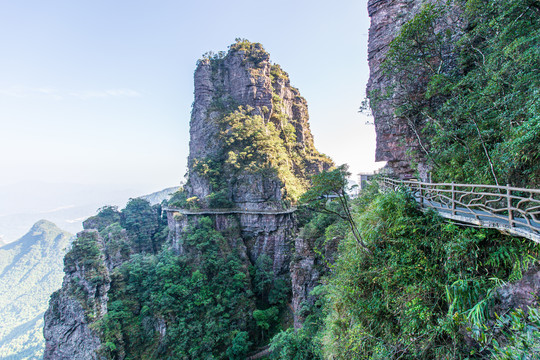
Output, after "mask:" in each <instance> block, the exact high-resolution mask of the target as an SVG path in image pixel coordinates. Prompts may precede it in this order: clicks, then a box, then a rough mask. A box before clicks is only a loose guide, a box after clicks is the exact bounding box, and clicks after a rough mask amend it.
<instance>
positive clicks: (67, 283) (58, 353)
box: [43, 230, 110, 360]
mask: <svg viewBox="0 0 540 360" xmlns="http://www.w3.org/2000/svg"><path fill="white" fill-rule="evenodd" d="M89 247H90V248H91V247H95V250H96V251H95V252H94V253H92V252H88V251H87V249H88V248H89ZM64 273H65V276H64V280H63V283H62V288H61V289H60V290H58V291H57V292H55V293H54V294H53V295H52V296H51V300H50V302H49V308H48V309H47V311H46V312H45V327H44V329H43V335H44V337H45V353H44V356H43V358H44V359H54V360H63V359H66V360H67V359H100V357H99V356H98V354H97V352H96V351H97V349H98V348H99V347H100V346H101V341H100V339H99V337H98V334H97V333H96V332H95V331H94V330H92V329H91V328H90V324H91V323H92V322H94V321H96V320H99V319H101V318H102V317H103V316H104V315H105V314H106V313H107V301H108V296H107V292H108V291H109V288H110V278H109V269H108V268H107V267H106V265H105V249H104V244H103V240H102V239H101V237H100V236H99V233H98V232H97V230H85V231H83V232H81V233H79V234H78V235H77V240H75V242H74V243H73V248H72V250H71V251H70V252H69V253H68V255H66V257H65V259H64Z"/></svg>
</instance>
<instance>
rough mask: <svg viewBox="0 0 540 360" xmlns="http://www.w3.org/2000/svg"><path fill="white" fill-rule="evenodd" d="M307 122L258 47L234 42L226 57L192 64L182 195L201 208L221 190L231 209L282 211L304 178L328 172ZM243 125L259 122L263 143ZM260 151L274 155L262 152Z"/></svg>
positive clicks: (303, 107) (302, 103) (283, 77)
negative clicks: (194, 199) (184, 191)
mask: <svg viewBox="0 0 540 360" xmlns="http://www.w3.org/2000/svg"><path fill="white" fill-rule="evenodd" d="M235 117H236V119H233V118H235ZM235 120H237V121H235ZM308 120H309V117H308V110H307V103H306V100H305V99H304V98H303V97H301V96H300V93H299V91H298V89H296V88H294V87H292V86H291V85H290V81H289V77H288V75H287V73H286V72H284V71H283V70H282V69H281V68H280V67H279V65H274V64H271V62H270V56H269V54H268V53H267V52H266V51H265V50H264V49H263V48H262V46H261V45H260V44H257V43H250V42H248V41H238V42H237V43H235V44H233V45H231V47H230V49H229V51H228V52H227V53H226V54H225V53H220V54H219V55H215V56H207V57H205V58H204V59H202V60H199V62H198V65H197V69H196V70H195V101H194V103H193V111H192V116H191V123H190V142H189V144H190V145H189V150H190V151H189V159H188V168H189V180H188V183H187V186H186V188H187V190H188V193H189V196H196V197H197V198H198V199H199V200H200V201H202V202H203V203H204V204H205V205H208V204H207V200H208V199H207V198H208V196H210V195H211V194H212V193H217V192H219V191H220V190H224V194H223V195H224V196H225V197H226V198H227V200H229V201H230V202H232V205H233V206H236V207H240V208H245V209H262V208H282V207H283V202H284V200H291V199H292V200H294V199H295V198H296V197H297V196H298V194H299V193H301V192H303V190H304V189H305V186H306V179H307V178H308V177H309V176H310V175H312V174H314V173H317V172H320V171H321V170H323V169H325V168H328V167H329V166H331V161H330V160H329V159H328V158H327V157H326V156H324V155H321V154H319V153H318V152H317V150H316V149H315V147H314V144H313V136H312V135H311V132H310V129H309V124H308ZM246 122H250V123H252V122H253V123H258V122H260V124H258V125H259V127H260V128H259V129H258V130H263V131H265V132H266V135H267V138H266V139H261V138H260V137H259V135H257V134H250V133H246V132H245V130H246V129H243V128H241V125H242V124H243V123H246ZM238 137H240V138H239V139H238ZM235 140H237V141H235ZM265 140H266V141H267V142H265ZM250 141H259V142H260V143H259V144H249V142H250ZM272 141H274V143H272ZM250 145H253V146H257V145H261V146H260V147H259V148H250ZM262 145H268V146H272V145H274V146H277V147H278V148H279V149H274V150H276V151H278V152H277V153H276V152H275V151H274V152H269V150H270V149H264V148H262ZM279 151H283V152H284V154H279ZM272 155H276V156H280V155H285V156H287V157H288V159H282V158H272ZM249 159H253V160H256V163H253V162H250V161H249ZM284 162H286V164H284ZM209 168H211V170H212V171H211V172H210V171H208V169H209ZM265 170H268V171H265ZM216 172H219V173H216Z"/></svg>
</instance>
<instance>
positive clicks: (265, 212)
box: [162, 206, 296, 215]
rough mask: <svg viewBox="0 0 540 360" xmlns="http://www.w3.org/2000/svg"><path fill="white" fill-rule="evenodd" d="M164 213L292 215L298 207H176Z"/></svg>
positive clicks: (171, 207)
mask: <svg viewBox="0 0 540 360" xmlns="http://www.w3.org/2000/svg"><path fill="white" fill-rule="evenodd" d="M162 210H163V211H167V212H173V213H179V214H182V215H223V214H225V215H227V214H253V215H280V214H291V213H293V212H295V211H296V207H291V208H288V209H283V210H248V209H241V208H229V209H183V208H178V207H174V206H168V207H164V208H163V209H162Z"/></svg>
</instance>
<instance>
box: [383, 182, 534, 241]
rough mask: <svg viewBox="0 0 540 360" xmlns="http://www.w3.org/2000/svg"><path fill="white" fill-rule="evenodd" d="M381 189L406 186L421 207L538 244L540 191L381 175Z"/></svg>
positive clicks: (394, 188)
mask: <svg viewBox="0 0 540 360" xmlns="http://www.w3.org/2000/svg"><path fill="white" fill-rule="evenodd" d="M379 184H380V185H381V187H382V188H384V189H390V190H396V189H398V188H406V189H408V190H409V191H410V192H411V194H412V195H413V197H414V198H415V199H416V201H417V202H418V203H419V204H420V206H421V207H422V208H423V209H428V208H431V209H434V210H436V211H437V212H438V213H439V214H440V215H441V216H443V217H445V218H447V219H452V220H456V221H459V222H462V223H465V224H473V225H477V226H479V227H484V228H495V229H498V230H501V231H503V232H506V233H508V234H511V235H515V236H521V237H524V238H527V239H530V240H533V241H535V242H537V243H540V190H539V189H524V188H516V187H511V186H510V185H507V186H495V185H477V184H454V183H439V184H435V183H424V182H418V181H405V180H396V179H390V178H382V179H380V180H379Z"/></svg>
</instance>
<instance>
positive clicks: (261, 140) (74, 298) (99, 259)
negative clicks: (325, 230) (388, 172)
mask: <svg viewBox="0 0 540 360" xmlns="http://www.w3.org/2000/svg"><path fill="white" fill-rule="evenodd" d="M190 136H191V137H190V155H189V159H188V161H189V164H188V167H189V177H188V182H187V184H186V187H185V190H184V192H181V193H182V194H183V198H182V197H181V198H182V199H184V200H183V201H184V202H183V204H184V205H185V206H186V207H192V206H195V207H199V208H200V207H202V208H205V209H206V212H207V213H208V212H209V211H208V210H210V212H211V209H212V208H216V207H219V208H234V209H235V213H234V214H220V213H216V214H210V215H205V216H202V215H197V214H184V215H182V214H181V212H180V211H174V210H169V211H167V224H168V240H167V243H165V244H163V242H162V240H163V239H164V238H165V236H164V235H163V234H165V233H166V231H167V229H166V228H165V224H163V223H162V220H163V219H162V218H160V217H159V213H160V212H161V208H160V207H159V206H155V207H150V205H149V204H146V203H145V202H144V201H143V200H140V199H132V200H130V202H129V203H128V205H127V206H126V208H125V209H123V210H122V211H121V212H119V211H117V210H116V208H112V207H105V208H103V209H101V211H100V213H99V214H98V215H96V216H94V217H92V218H90V219H88V220H86V221H85V222H84V228H85V231H83V232H81V233H79V234H78V237H77V240H76V241H75V243H74V245H73V248H72V250H71V251H70V252H69V253H68V255H66V258H65V268H64V271H65V277H64V283H63V286H62V289H61V290H59V291H58V292H57V293H55V294H54V296H53V297H52V299H51V301H50V306H49V310H48V311H47V313H46V315H45V322H46V325H45V331H44V332H45V337H46V347H47V349H46V353H45V359H47V360H56V359H68V358H70V359H101V358H111V357H112V358H119V359H123V358H129V357H130V356H135V355H134V353H136V352H140V353H144V352H145V351H147V350H148V351H149V352H156V353H159V354H166V353H168V352H170V351H173V350H171V349H173V345H171V344H170V341H171V340H170V339H169V338H170V337H174V334H175V331H178V329H179V328H178V327H179V326H180V325H178V323H177V322H178V319H176V317H172V318H171V317H164V315H163V314H164V313H168V310H167V309H161V308H160V309H157V310H156V311H155V312H153V313H147V312H148V309H149V308H150V306H148V305H147V306H146V307H144V306H143V305H141V304H142V303H144V301H145V300H142V299H140V298H138V297H137V296H138V295H137V294H136V292H129V293H126V292H124V291H125V288H124V287H125V286H126V285H125V283H126V282H127V281H131V280H133V281H135V280H134V278H132V277H130V275H129V274H130V273H129V271H128V270H126V269H130V265H133V263H136V262H137V261H138V260H137V259H139V260H140V259H150V260H149V261H153V262H154V264H159V262H160V261H162V262H167V261H169V260H167V259H169V256H172V257H174V258H175V259H176V260H178V261H179V262H181V263H182V264H186V266H189V267H191V268H193V269H197V268H198V265H201V264H202V265H204V268H202V269H200V270H201V271H202V272H205V271H207V272H209V273H210V270H211V268H212V266H214V265H212V266H210V265H209V264H210V263H212V264H215V263H216V262H219V263H222V262H223V260H224V259H230V258H231V257H234V260H232V259H231V260H228V263H231V261H232V263H235V264H236V263H238V264H239V266H238V269H236V268H235V270H234V271H237V272H239V274H237V275H238V276H237V278H236V280H238V281H237V283H238V282H240V281H242V282H244V283H245V288H244V289H243V292H242V291H240V293H241V294H243V295H242V296H244V295H245V299H244V298H243V299H244V300H245V301H244V300H242V301H243V302H242V301H241V302H242V304H241V305H240V304H238V306H242V308H239V309H235V311H234V313H233V314H228V315H227V316H229V318H230V317H231V316H232V318H234V319H232V318H231V319H232V320H231V321H230V324H231V325H230V326H236V329H237V330H235V331H236V332H238V331H244V330H246V329H248V324H253V322H254V319H253V317H254V315H253V313H254V311H255V310H257V309H258V308H257V307H259V308H260V309H259V310H262V311H266V308H268V307H275V308H276V309H277V308H278V307H279V309H280V310H279V312H280V313H279V319H278V321H279V322H280V323H283V324H292V322H293V318H294V322H295V324H300V323H301V321H302V318H301V317H299V316H296V317H295V316H293V314H292V312H291V311H289V310H288V309H290V308H291V306H292V309H293V312H297V311H298V310H299V308H300V307H301V304H302V303H304V302H305V301H306V300H309V299H308V296H309V291H310V290H311V289H312V288H313V287H314V286H315V285H316V283H317V281H318V279H319V275H320V274H319V272H318V271H316V270H314V269H313V268H312V267H313V265H314V260H313V259H311V258H313V257H314V256H315V254H314V252H313V249H308V247H309V246H308V245H309V243H308V242H304V243H302V244H303V245H301V249H296V247H297V246H300V243H299V240H298V237H297V233H298V231H297V220H296V217H295V214H294V213H293V212H291V211H283V210H284V209H287V208H288V207H290V206H291V203H292V202H293V201H294V200H295V199H296V198H297V197H298V196H299V194H301V193H302V192H303V191H304V190H305V189H306V188H307V186H308V183H309V176H310V175H312V174H315V173H317V172H320V171H322V170H323V169H327V168H329V167H330V166H331V165H332V162H331V160H330V159H328V158H327V157H326V156H324V155H322V154H320V153H318V152H317V150H316V149H315V147H314V144H313V137H312V135H311V132H310V130H309V125H308V112H307V104H306V101H305V100H304V99H303V98H302V97H301V96H300V94H299V92H298V90H297V89H295V88H293V87H291V86H290V83H289V78H288V75H287V74H286V73H285V72H284V71H283V70H281V68H280V67H279V66H278V65H273V64H271V63H270V61H269V55H268V53H266V52H265V51H264V49H263V48H262V46H261V45H260V44H253V43H249V42H246V41H239V42H237V43H236V44H233V45H232V46H231V48H230V50H229V52H228V53H226V54H219V55H217V56H214V55H212V56H208V57H206V58H204V59H202V60H200V61H199V63H198V66H197V69H196V71H195V101H194V104H193V112H192V118H191V123H190ZM173 198H174V197H173ZM188 200H189V201H188ZM182 206H183V205H182ZM241 209H243V210H246V212H245V213H238V210H241ZM258 211H259V212H258ZM208 218H209V219H208ZM203 233H204V235H201V234H203ZM209 234H210V235H209ZM295 239H297V241H296V242H295ZM201 243H205V245H204V246H206V248H205V249H207V250H203V248H204V246H203V245H201ZM162 245H163V247H162ZM213 246H215V248H213ZM208 249H210V250H208ZM169 250H172V252H170V251H169ZM205 251H209V252H211V255H209V254H210V253H209V254H206V253H205ZM294 254H303V255H301V256H300V255H299V256H293V255H294ZM133 255H136V256H133ZM208 256H210V257H212V256H215V258H212V259H209V258H207V257H208ZM304 258H309V259H307V260H306V261H304V260H302V259H304ZM173 262H174V261H173ZM177 265H178V264H175V265H174V266H177ZM233 265H234V264H233ZM233 265H231V269H232V268H233V267H234V266H236V265H234V266H233ZM156 266H158V265H156ZM168 266H171V264H170V263H167V265H166V267H168ZM182 266H183V265H182ZM223 266H225V265H223ZM176 269H177V270H178V269H183V268H181V267H177V268H176ZM139 271H145V270H144V269H143V268H140V267H138V268H137V273H139ZM178 271H180V270H178ZM193 271H194V270H193ZM197 271H199V270H197ZM197 271H195V272H197ZM150 273H151V271H150ZM188 274H189V276H188V278H189V279H191V277H192V274H191V272H189V271H188ZM201 274H202V273H201ZM220 274H221V273H220ZM307 274H313V275H307ZM183 276H186V275H185V274H180V275H178V274H175V275H174V276H173V278H172V279H168V281H169V282H174V281H177V280H179V279H183ZM212 276H214V277H215V276H216V275H215V274H214V275H212ZM223 276H225V277H226V275H223ZM252 277H253V278H252ZM130 279H131V280H130ZM242 279H244V280H242ZM209 280H211V278H209ZM229 280H230V281H232V280H234V279H227V281H229ZM156 281H160V279H159V278H158V280H156ZM156 281H154V282H153V284H152V285H155V283H156ZM187 282H189V281H187ZM291 283H292V286H291ZM168 285H170V284H168ZM147 286H150V285H148V284H147ZM138 287H139V288H140V287H141V286H138ZM165 290H166V288H165V289H163V291H164V292H165ZM153 291H154V292H155V293H161V291H160V290H159V289H153ZM193 291H195V290H193ZM291 292H292V299H291ZM197 295H200V294H196V293H195V294H190V298H196V297H197ZM204 296H206V297H208V298H212V296H211V295H209V294H204ZM224 296H225V295H224ZM216 297H218V298H219V297H221V295H219V296H217V295H216ZM119 300H120V301H127V303H130V304H132V305H133V306H132V307H131V308H130V310H129V311H127V312H120V313H121V315H122V316H126V317H127V318H129V319H130V320H131V321H134V322H135V323H137V321H139V320H140V321H141V323H140V324H139V325H140V326H141V329H144V331H147V333H149V334H150V333H151V334H154V336H155V338H152V337H148V338H144V339H138V340H137V341H133V342H131V341H130V336H131V335H130V334H131V333H130V331H132V330H133V329H131V328H128V329H123V328H122V326H124V325H125V324H123V323H122V322H121V321H120V322H118V321H117V320H116V319H117V318H116V317H115V316H120V315H119V312H118V311H119V310H118V308H115V307H114V306H112V305H111V304H115V303H116V304H118V301H119ZM221 300H222V299H221V298H220V299H217V298H216V299H215V301H218V302H219V301H221ZM234 301H237V300H234ZM234 301H231V302H228V303H230V304H234ZM109 302H110V303H111V304H109ZM225 302H226V303H227V301H225ZM137 304H138V305H137ZM139 305H140V306H141V307H143V308H144V309H145V314H144V316H142V318H143V319H142V320H141V317H140V316H141V314H140V312H142V309H138V308H137V306H139ZM151 305H152V306H153V305H154V304H151ZM109 306H110V307H109ZM231 306H232V305H231ZM218 308H219V309H221V310H220V311H224V310H223V309H224V308H223V307H218ZM185 310H186V312H189V311H188V310H191V311H193V309H185ZM214 310H216V309H212V311H214ZM270 310H272V309H270ZM130 311H132V312H133V313H130ZM178 311H180V312H182V310H178ZM201 311H202V310H201ZM216 311H218V310H216ZM272 311H274V310H272ZM218 313H219V311H218ZM115 314H116V315H115ZM198 314H199V315H198V316H200V313H198ZM191 316H193V315H191ZM216 316H217V315H216ZM198 319H199V321H200V318H198ZM100 320H102V321H100ZM213 320H214V319H212V321H213ZM115 321H117V322H116V323H115ZM193 322H196V320H193V321H192V322H191V323H193ZM111 324H112V325H111ZM109 325H111V326H112V327H111V326H109ZM175 327H176V328H175ZM171 328H172V329H173V330H170V329H171ZM174 329H176V330H174ZM126 331H127V333H126ZM133 331H134V330H133ZM246 334H247V333H246ZM252 335H253V337H254V338H257V340H256V341H261V340H260V339H258V336H259V335H255V334H252ZM184 338H185V336H184ZM164 339H166V340H164ZM167 339H168V340H167ZM139 340H140V341H139ZM167 341H169V343H167ZM230 341H231V339H228V338H227V339H224V340H223V341H222V342H223V343H227V342H230ZM104 344H107V345H106V346H104ZM141 344H144V345H141ZM216 346H217V345H216ZM218 350H219V349H214V348H212V349H210V350H209V351H210V352H215V351H218ZM140 353H138V354H139V355H140Z"/></svg>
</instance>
